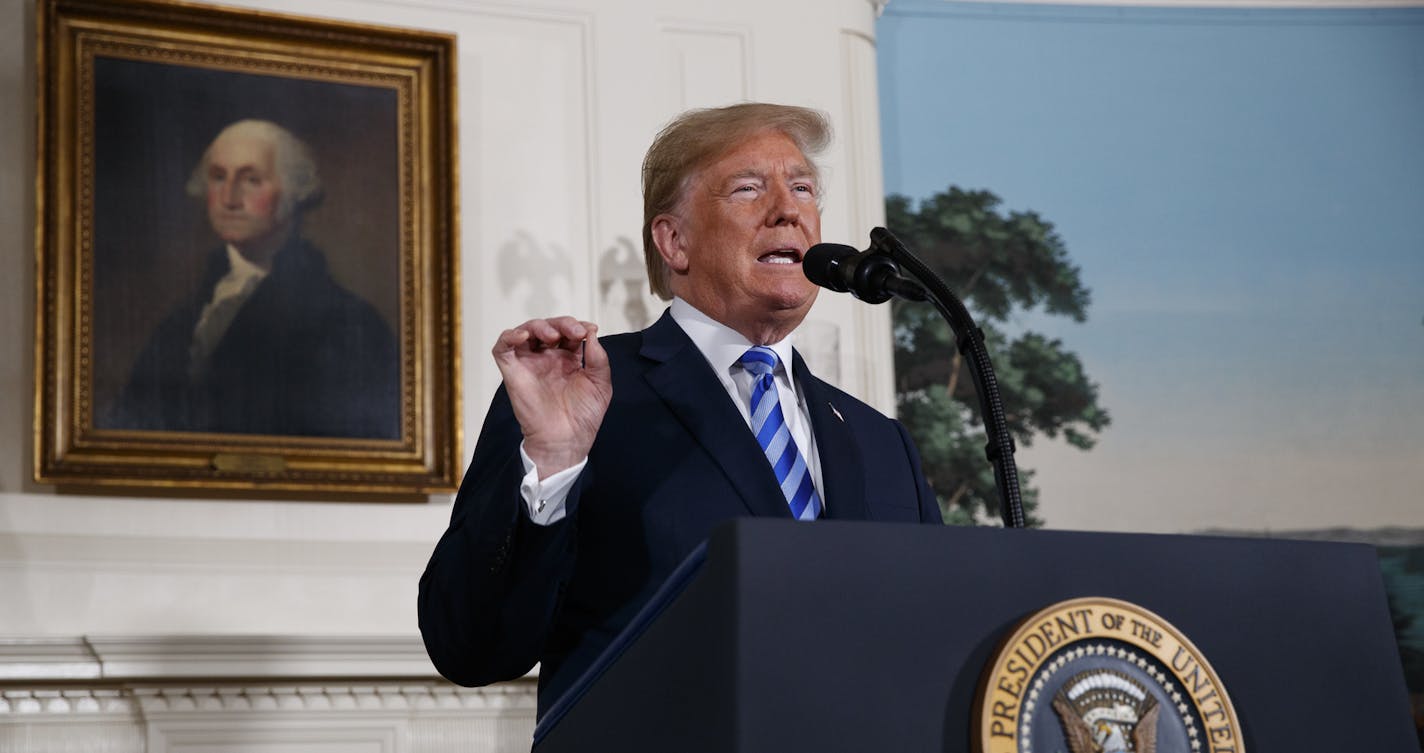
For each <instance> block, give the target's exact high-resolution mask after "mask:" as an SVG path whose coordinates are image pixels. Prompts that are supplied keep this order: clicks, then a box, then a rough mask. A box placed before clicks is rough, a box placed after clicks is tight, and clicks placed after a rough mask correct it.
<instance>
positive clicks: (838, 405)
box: [419, 314, 941, 715]
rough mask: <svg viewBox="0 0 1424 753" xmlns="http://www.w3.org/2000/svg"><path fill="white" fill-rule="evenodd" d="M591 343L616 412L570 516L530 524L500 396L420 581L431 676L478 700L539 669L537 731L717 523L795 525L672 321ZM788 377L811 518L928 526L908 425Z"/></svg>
mask: <svg viewBox="0 0 1424 753" xmlns="http://www.w3.org/2000/svg"><path fill="white" fill-rule="evenodd" d="M601 342H602V344H603V346H604V348H605V349H606V350H607V351H608V355H609V359H610V364H611V369H612V378H613V401H612V404H611V405H610V406H609V409H608V413H607V415H606V416H605V418H604V421H603V425H602V427H601V428H600V429H599V433H598V436H597V438H596V440H595V443H594V446H593V449H592V451H591V452H590V453H589V460H588V464H587V465H586V466H585V468H584V470H583V472H582V474H581V475H580V476H579V479H578V481H577V482H575V485H574V488H573V490H572V491H571V492H570V494H569V497H568V515H567V517H566V518H565V519H564V520H562V521H560V522H558V523H556V524H554V525H552V526H547V527H544V526H539V525H536V524H534V523H532V522H531V521H530V520H529V518H528V514H527V511H526V510H525V508H524V503H523V501H522V500H521V498H520V494H519V483H520V479H521V478H522V477H523V475H524V468H523V464H522V462H521V461H520V457H519V450H518V447H519V442H520V440H521V434H520V430H519V424H518V422H517V421H516V420H515V418H514V415H513V412H512V410H511V408H510V404H509V398H508V396H507V395H506V393H505V391H504V388H503V387H501V388H500V389H499V391H498V393H496V395H495V398H494V402H493V404H492V405H491V406H490V410H489V414H488V415H487V416H486V419H485V424H484V428H483V429H482V430H481V432H480V438H479V441H478V444H477V446H476V447H475V455H474V460H473V461H472V462H471V464H470V468H469V470H468V472H467V473H466V475H465V479H464V482H463V483H462V484H461V486H460V492H459V494H458V496H457V497H456V498H455V507H454V511H453V513H452V515H451V519H450V527H449V529H448V530H446V532H445V534H444V536H442V537H441V539H440V542H439V543H438V544H437V545H436V547H435V553H434V554H433V555H432V556H431V558H430V563H429V565H428V566H427V567H426V570H425V574H424V575H423V576H422V577H421V581H420V597H419V613H420V629H421V634H422V635H423V636H424V638H425V645H426V649H427V650H428V651H429V653H430V657H431V659H432V660H433V661H434V663H435V666H436V668H437V669H439V670H440V672H441V674H443V675H445V677H447V678H449V679H450V680H452V681H454V682H456V683H458V684H461V685H483V684H487V683H491V682H495V681H499V680H506V679H512V678H515V677H519V676H521V675H523V674H524V673H525V672H527V671H528V670H529V669H530V667H532V666H533V665H534V663H535V662H541V664H540V673H539V713H540V714H541V715H542V714H543V712H544V711H545V710H547V709H548V708H549V706H550V705H552V703H553V702H554V701H555V700H556V699H557V698H558V696H559V694H560V693H562V692H563V691H564V690H565V689H567V688H568V687H569V686H570V685H571V684H573V682H574V680H576V679H577V678H578V676H579V675H580V674H581V673H582V672H583V670H584V669H585V668H587V667H588V665H589V664H591V663H592V662H593V661H594V659H595V658H597V656H598V655H599V653H600V652H601V651H602V650H603V649H604V648H605V647H606V646H607V645H608V644H609V642H611V641H612V640H613V638H614V637H615V636H616V635H617V634H618V632H619V631H620V630H621V629H622V628H623V626H624V625H626V624H627V623H628V621H629V620H630V619H631V618H632V617H633V615H634V614H636V613H637V611H638V609H639V608H640V607H641V606H642V605H643V604H644V603H645V602H646V601H647V600H648V598H649V597H650V596H652V594H653V592H654V591H655V590H656V589H657V587H658V586H659V585H660V584H661V583H662V581H663V580H664V579H665V578H666V577H667V576H668V575H669V574H670V573H671V572H672V571H673V569H674V568H675V567H676V566H677V565H678V563H679V562H681V561H682V559H683V558H684V557H686V556H687V555H688V553H690V552H691V551H692V550H693V549H694V548H695V547H696V546H697V545H698V544H699V543H701V542H702V541H703V540H704V539H705V538H707V536H708V535H709V534H710V533H711V531H712V529H713V528H714V527H716V526H717V525H718V524H719V523H722V522H723V521H726V520H728V519H731V518H736V517H743V516H762V517H784V518H789V517H790V516H791V513H790V510H789V508H788V506H787V503H786V498H785V497H784V496H782V493H781V490H780V487H779V486H778V485H777V483H776V477H775V475H774V474H773V472H772V470H771V466H770V465H769V464H768V463H767V462H766V458H765V456H764V455H763V454H762V451H761V447H760V446H759V445H758V444H757V442H756V438H755V437H754V436H753V435H752V433H751V431H750V430H749V429H748V428H747V424H746V421H745V419H743V418H742V416H741V413H740V412H739V410H738V408H737V406H736V405H734V404H733V403H732V400H731V397H730V396H729V395H728V394H727V392H726V390H725V389H724V388H723V386H722V384H721V382H719V381H718V379H717V376H716V375H715V374H714V373H713V371H712V367H711V366H709V365H708V363H707V360H706V359H705V358H704V357H703V355H702V352H701V351H700V350H698V348H697V346H696V345H694V344H693V343H692V341H691V340H690V339H689V338H688V337H687V335H686V334H685V333H684V332H683V331H682V328H681V327H679V326H678V325H677V323H676V322H674V321H673V320H672V318H671V316H669V315H668V314H664V315H663V316H662V318H661V319H659V320H658V321H657V322H656V323H655V324H653V325H652V326H651V327H649V328H648V329H646V330H643V331H642V332H635V333H629V334H623V335H614V336H611V337H607V338H603V339H602V340H601ZM794 373H795V374H796V375H797V384H798V389H800V390H801V391H802V393H803V395H804V400H805V403H806V406H807V408H808V410H809V412H810V415H811V426H812V430H813V431H814V433H815V437H816V447H817V450H818V451H819V453H820V459H821V472H822V487H823V488H822V489H821V494H822V498H823V499H824V501H825V504H826V515H825V517H827V518H839V519H850V520H878V521H903V522H907V523H936V524H938V523H940V522H941V521H940V513H939V507H938V505H937V503H936V501H935V497H934V494H933V493H932V492H931V491H930V488H929V485H928V484H927V483H926V482H925V478H924V474H923V473H922V472H921V470H920V459H919V454H918V452H917V451H916V450H915V447H914V445H913V444H912V443H911V441H910V437H909V435H908V434H906V433H905V429H904V427H903V426H901V425H900V424H899V423H898V422H896V421H893V420H891V419H889V418H886V417H885V416H884V415H882V414H880V413H879V412H877V411H876V410H874V409H873V408H871V407H869V406H867V405H865V404H864V403H862V402H860V401H859V400H856V399H855V398H853V397H851V396H849V395H847V394H846V393H844V392H842V391H840V390H838V389H836V388H835V387H832V386H830V385H828V384H826V383H825V382H823V381H821V380H819V379H817V378H816V377H815V376H813V375H812V374H811V373H810V371H809V370H808V369H807V368H806V365H805V363H804V362H803V361H802V360H801V357H800V355H799V354H797V356H796V363H795V369H794ZM807 525H815V524H814V523H808V524H807ZM807 564H808V568H809V570H810V571H811V572H814V570H815V563H807Z"/></svg>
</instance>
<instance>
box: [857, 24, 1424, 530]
mask: <svg viewBox="0 0 1424 753" xmlns="http://www.w3.org/2000/svg"><path fill="white" fill-rule="evenodd" d="M877 34H878V37H879V39H878V47H879V66H880V98H881V103H882V107H881V111H882V116H881V117H882V138H883V141H884V150H885V185H886V191H887V192H890V193H900V194H904V195H907V196H910V197H913V198H921V197H925V196H928V195H930V194H933V193H935V192H937V191H941V190H944V188H945V187H946V186H947V185H949V184H950V183H954V184H957V185H959V186H962V187H965V188H985V189H988V190H991V191H993V192H994V193H996V194H998V195H999V196H1000V197H1002V198H1003V199H1004V204H1005V207H1006V208H1009V209H1020V210H1026V209H1032V210H1035V211H1038V212H1039V213H1041V214H1042V215H1043V216H1044V217H1045V218H1047V219H1048V220H1050V221H1051V222H1053V223H1054V224H1055V225H1056V227H1057V228H1058V230H1059V232H1060V234H1061V235H1062V236H1063V238H1064V240H1065V241H1066V243H1067V245H1068V249H1069V251H1070V254H1071V256H1072V258H1073V260H1074V261H1075V262H1076V263H1077V264H1079V265H1080V266H1081V268H1082V271H1083V275H1084V279H1085V281H1086V283H1087V285H1088V286H1089V287H1090V288H1091V289H1092V292H1093V301H1094V303H1093V306H1092V308H1091V309H1090V311H1089V319H1088V321H1087V322H1086V323H1085V324H1073V323H1071V322H1059V321H1056V320H1052V319H1046V318H1042V317H1035V316H1033V315H1029V316H1026V317H1024V318H1023V319H1022V320H1021V321H1020V322H1019V324H1020V325H1022V326H1024V327H1030V328H1033V329H1037V330H1040V331H1044V332H1047V333H1049V334H1051V335H1053V336H1056V337H1060V338H1062V339H1063V340H1064V341H1065V343H1067V344H1068V346H1069V347H1070V348H1072V349H1073V350H1076V351H1077V352H1078V353H1079V354H1080V355H1082V356H1083V358H1084V361H1085V363H1086V365H1087V367H1088V369H1089V371H1090V373H1091V374H1092V375H1093V376H1094V378H1095V379H1097V380H1098V381H1099V382H1100V383H1101V385H1102V388H1103V394H1102V397H1103V403H1104V405H1105V406H1106V407H1107V408H1108V410H1109V411H1110V413H1111V414H1112V415H1113V419H1114V424H1113V426H1112V427H1110V429H1109V430H1108V432H1107V433H1106V434H1105V435H1104V437H1103V441H1102V443H1101V444H1100V446H1099V447H1098V448H1097V449H1095V450H1094V451H1092V452H1090V453H1086V454H1080V453H1073V452H1069V451H1067V450H1063V449H1062V448H1054V447H1043V448H1040V447H1038V446H1035V448H1033V449H1032V450H1030V451H1029V452H1027V453H1021V457H1024V458H1025V464H1026V465H1029V466H1031V467H1038V468H1040V469H1041V473H1040V476H1039V479H1038V482H1039V483H1040V485H1041V486H1042V487H1043V488H1044V498H1045V501H1044V504H1045V508H1044V511H1043V512H1044V514H1045V516H1046V518H1047V520H1048V522H1049V524H1050V525H1058V524H1061V525H1066V526H1068V527H1120V528H1129V529H1146V530H1150V529H1154V527H1156V526H1154V516H1153V515H1152V514H1151V512H1150V508H1151V507H1152V505H1146V506H1143V508H1144V509H1143V510H1141V511H1139V512H1137V513H1135V515H1136V517H1134V513H1122V514H1118V517H1117V518H1116V524H1103V523H1098V522H1096V521H1095V520H1094V519H1093V517H1092V516H1093V515H1094V514H1105V513H1095V512H1094V511H1095V510H1097V508H1096V507H1095V506H1094V505H1095V504H1097V503H1098V502H1097V501H1100V500H1103V499H1115V500H1118V501H1119V503H1120V502H1121V501H1123V500H1124V498H1126V497H1130V496H1132V495H1134V494H1143V493H1148V494H1150V495H1151V496H1152V497H1153V499H1154V500H1155V504H1156V505H1192V506H1193V507H1194V508H1196V509H1197V511H1198V512H1199V513H1200V518H1201V519H1202V520H1203V521H1207V522H1209V521H1219V522H1221V523H1223V524H1225V525H1231V526H1234V527H1241V528H1257V529H1259V528H1274V529H1282V528H1299V527H1313V526H1323V525H1335V524H1355V525H1364V526H1373V525H1389V524H1396V525H1418V526H1424V498H1421V496H1420V495H1421V494H1424V492H1420V490H1421V489H1424V9H1389V10H1350V11H1341V10H1253V11H1250V10H1222V9H1163V8H1120V7H1119V8H1108V7H1084V6H1047V5H1027V6H1023V5H989V4H977V3H945V2H931V1H929V0H894V2H892V3H891V4H890V5H889V6H888V8H887V9H886V12H885V15H884V16H883V17H882V18H881V20H880V22H879V24H878V27H877ZM1247 500H1249V501H1250V504H1243V502H1245V501H1247ZM1070 508H1071V510H1073V512H1071V513H1070V512H1068V510H1069V509H1070ZM1331 510H1334V511H1336V512H1335V513H1334V517H1332V516H1331V515H1332V513H1331V512H1330V511H1331ZM1079 513H1081V514H1082V515H1084V516H1086V517H1083V518H1080V517H1076V516H1077V515H1078V514H1079ZM1124 515H1125V517H1124ZM1158 517H1160V516H1158ZM1188 517H1190V516H1188Z"/></svg>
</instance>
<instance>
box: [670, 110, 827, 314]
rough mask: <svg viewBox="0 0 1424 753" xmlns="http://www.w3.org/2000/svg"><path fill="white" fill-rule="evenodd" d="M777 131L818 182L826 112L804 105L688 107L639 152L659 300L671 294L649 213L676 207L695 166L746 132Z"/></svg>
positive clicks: (720, 153)
mask: <svg viewBox="0 0 1424 753" xmlns="http://www.w3.org/2000/svg"><path fill="white" fill-rule="evenodd" d="M765 131H776V132H779V133H781V134H784V135H785V136H786V137H787V138H789V139H791V141H792V143H794V144H795V145H796V148H797V149H800V150H801V154H802V155H803V156H804V157H805V158H806V160H807V162H809V163H810V167H811V172H812V177H813V178H814V179H815V180H816V182H817V183H818V184H819V183H820V180H821V170H820V167H819V166H818V165H817V164H816V162H815V159H814V158H815V157H816V156H818V155H819V154H820V153H821V152H822V151H824V150H825V148H826V146H827V145H828V144H830V141H831V124H830V121H829V120H828V119H827V118H826V116H825V114H824V113H821V112H819V111H817V110H811V109H808V108H805V107H793V106H790V105H775V104H768V103H764V102H745V103H742V104H736V105H731V106H728V107H716V108H708V109H702V110H688V111H687V112H684V113H682V114H681V115H679V116H677V117H676V118H674V119H673V121H672V122H671V123H668V124H667V126H666V127H664V128H663V130H662V131H660V132H659V133H658V135H657V137H656V138H654V139H653V145H652V146H650V147H648V154H647V156H645V157H644V158H643V256H644V258H645V259H646V261H647V266H648V285H649V287H650V288H652V291H653V293H654V294H655V295H657V296H658V297H660V298H662V299H663V300H665V301H666V300H670V299H671V298H672V285H671V283H670V281H669V277H670V273H669V271H668V267H667V263H666V262H664V261H663V257H662V254H660V253H658V247H657V245H656V244H655V243H654V242H653V219H654V218H655V217H657V216H658V215H661V214H667V213H669V212H674V211H676V210H677V208H678V206H679V205H680V204H681V203H682V200H683V198H684V196H685V194H686V193H687V188H688V185H689V184H690V183H691V182H692V178H693V176H694V175H696V174H697V171H698V170H699V169H701V168H702V167H704V166H705V165H706V164H707V163H708V162H710V161H712V160H714V159H716V158H717V157H719V156H721V155H723V154H725V153H726V152H728V151H730V150H731V149H732V148H733V147H735V146H736V145H737V144H738V143H740V142H742V141H744V140H746V139H747V138H748V137H750V136H753V135H755V134H758V133H762V132H765Z"/></svg>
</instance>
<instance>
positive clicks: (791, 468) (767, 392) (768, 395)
mask: <svg viewBox="0 0 1424 753" xmlns="http://www.w3.org/2000/svg"><path fill="white" fill-rule="evenodd" d="M777 361H778V359H777V357H776V352H775V351H773V350H772V349H771V348H765V347H762V346H760V345H758V346H756V347H754V348H752V349H751V350H748V351H747V352H746V353H743V354H742V357H741V358H740V359H738V361H737V363H740V364H741V365H742V368H744V369H746V370H747V372H748V373H750V374H751V375H752V378H753V380H754V381H753V382H752V400H751V413H752V433H753V434H756V438H757V443H758V444H760V445H761V449H762V452H764V453H766V459H767V462H769V463H771V469H772V470H773V471H774V472H775V473H776V481H777V483H779V484H781V493H782V494H785V495H786V501H787V503H788V504H790V505H791V516H792V517H794V518H796V519H797V520H815V519H816V518H817V517H818V516H819V515H820V514H821V498H820V497H818V496H817V495H816V487H815V485H813V484H812V483H811V469H810V468H807V467H806V460H805V459H804V458H802V457H801V453H800V452H798V451H797V449H796V442H795V441H794V440H793V439H792V438H791V430H790V429H789V428H787V426H786V417H785V416H783V415H782V414H781V399H780V397H779V396H778V394H777V390H776V378H775V377H774V376H772V373H773V372H774V371H776V364H777Z"/></svg>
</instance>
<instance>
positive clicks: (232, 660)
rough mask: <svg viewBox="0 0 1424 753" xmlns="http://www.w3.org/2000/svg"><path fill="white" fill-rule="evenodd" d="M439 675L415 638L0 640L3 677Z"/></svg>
mask: <svg viewBox="0 0 1424 753" xmlns="http://www.w3.org/2000/svg"><path fill="white" fill-rule="evenodd" d="M438 676H439V675H438V673H437V672H436V671H435V668H434V667H433V666H432V665H431V663H430V659H429V658H428V657H427V656H426V653H425V647H424V645H423V644H422V643H421V641H420V639H419V638H418V637H415V636H276V635H271V636H161V635H158V636H82V637H78V638H0V682H8V681H24V682H30V683H34V682H46V681H50V682H54V681H72V680H85V679H93V680H131V681H159V682H161V681H167V680H183V679H191V678H204V679H208V680H215V679H220V678H243V679H265V678H301V677H319V678H346V677H353V678H354V677H367V678H371V677H386V678H410V679H415V678H432V679H433V678H436V677H438Z"/></svg>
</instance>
